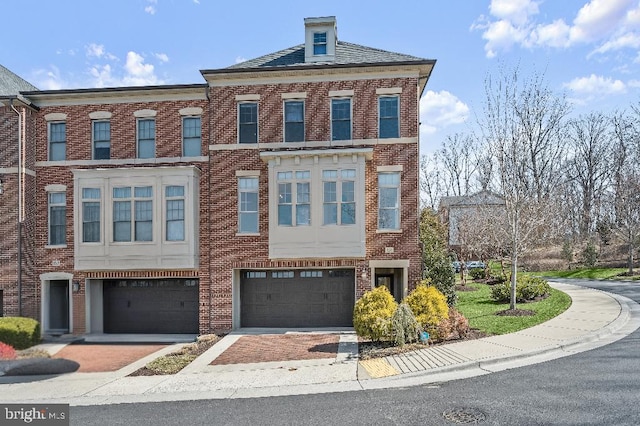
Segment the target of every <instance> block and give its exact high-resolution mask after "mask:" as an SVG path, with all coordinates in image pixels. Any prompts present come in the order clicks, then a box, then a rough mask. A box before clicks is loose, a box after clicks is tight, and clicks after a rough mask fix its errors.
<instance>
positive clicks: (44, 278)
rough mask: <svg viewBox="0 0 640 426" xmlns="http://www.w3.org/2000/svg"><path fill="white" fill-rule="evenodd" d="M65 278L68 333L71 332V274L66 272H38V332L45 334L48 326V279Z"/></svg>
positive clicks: (48, 328)
mask: <svg viewBox="0 0 640 426" xmlns="http://www.w3.org/2000/svg"><path fill="white" fill-rule="evenodd" d="M53 280H66V281H68V290H69V333H73V274H70V273H68V272H47V273H44V274H40V319H41V322H40V325H41V328H40V332H41V333H42V334H45V333H46V332H47V331H49V330H50V327H49V303H50V300H49V299H50V297H49V294H50V287H49V284H50V281H53Z"/></svg>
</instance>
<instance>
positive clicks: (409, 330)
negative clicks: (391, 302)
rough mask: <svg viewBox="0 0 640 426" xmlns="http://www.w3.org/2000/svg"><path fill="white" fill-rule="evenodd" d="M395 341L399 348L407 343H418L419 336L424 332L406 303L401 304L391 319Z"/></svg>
mask: <svg viewBox="0 0 640 426" xmlns="http://www.w3.org/2000/svg"><path fill="white" fill-rule="evenodd" d="M391 328H392V331H393V339H394V341H395V343H396V345H398V346H403V345H404V344H405V343H412V342H417V341H418V337H419V336H418V335H419V333H420V331H422V329H421V327H420V324H418V321H417V320H416V317H415V316H414V315H413V312H411V308H410V307H409V305H407V304H406V303H401V304H400V305H399V306H398V308H397V309H396V311H395V312H394V313H393V317H391Z"/></svg>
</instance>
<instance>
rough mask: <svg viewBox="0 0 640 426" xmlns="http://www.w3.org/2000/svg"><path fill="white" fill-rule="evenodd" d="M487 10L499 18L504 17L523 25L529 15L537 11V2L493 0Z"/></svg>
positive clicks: (529, 0)
mask: <svg viewBox="0 0 640 426" xmlns="http://www.w3.org/2000/svg"><path fill="white" fill-rule="evenodd" d="M489 11H490V12H491V14H492V15H493V16H495V17H496V18H499V19H506V20H508V21H511V22H513V23H514V24H516V25H524V24H526V23H527V21H528V20H529V16H531V15H535V14H537V13H538V2H535V1H531V0H493V1H492V2H491V4H490V5H489Z"/></svg>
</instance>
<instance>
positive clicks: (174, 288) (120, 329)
mask: <svg viewBox="0 0 640 426" xmlns="http://www.w3.org/2000/svg"><path fill="white" fill-rule="evenodd" d="M198 296H199V295H198V286H197V285H196V282H195V280H180V279H175V280H105V281H104V283H103V303H104V330H105V332H106V333H197V332H198V306H199V301H198Z"/></svg>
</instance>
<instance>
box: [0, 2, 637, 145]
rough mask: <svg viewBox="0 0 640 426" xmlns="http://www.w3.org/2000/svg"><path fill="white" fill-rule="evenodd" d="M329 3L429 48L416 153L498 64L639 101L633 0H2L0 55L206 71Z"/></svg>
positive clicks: (380, 43)
mask: <svg viewBox="0 0 640 426" xmlns="http://www.w3.org/2000/svg"><path fill="white" fill-rule="evenodd" d="M328 15H334V16H336V18H337V22H338V38H339V39H341V40H344V41H348V42H352V43H357V44H362V45H365V46H370V47H376V48H380V49H385V50H390V51H394V52H400V53H406V54H410V55H414V56H418V57H422V58H427V59H436V60H437V64H436V66H435V69H434V71H433V74H432V78H431V80H430V81H429V83H428V85H427V89H426V90H425V93H424V96H423V98H422V99H421V123H422V125H421V136H422V139H421V148H422V152H428V151H431V150H433V149H435V148H437V147H438V146H439V145H440V143H441V142H442V140H443V139H444V138H445V137H446V136H447V135H449V134H452V133H454V132H464V131H467V130H469V129H470V128H472V127H473V126H474V124H475V122H476V115H477V114H480V113H481V111H482V103H483V100H484V81H485V79H486V77H487V75H488V74H494V75H495V74H496V73H497V72H498V70H499V69H500V67H506V68H513V67H515V66H518V69H519V70H520V71H521V73H522V74H523V76H524V77H526V76H530V75H532V74H533V73H544V75H545V81H546V82H547V84H548V86H549V87H550V88H552V89H553V90H554V91H557V92H558V93H559V94H560V93H565V94H566V96H567V98H568V99H569V100H570V101H571V102H572V103H573V104H574V113H575V114H584V113H588V112H591V111H594V110H600V111H609V110H615V109H625V108H628V107H629V106H630V105H631V104H633V103H637V102H638V93H640V92H639V90H640V54H639V53H640V1H639V0H591V1H589V0H546V1H545V0H537V1H536V0H438V1H436V0H395V1H393V2H389V1H379V0H367V1H355V0H339V1H336V0H324V1H321V2H308V1H302V0H295V1H286V0H281V1H280V0H272V1H264V0H262V1H261V0H256V1H252V0H249V1H244V2H235V1H215V0H91V1H87V0H60V1H51V0H20V1H12V2H6V3H5V4H3V6H2V17H3V19H2V21H3V26H2V28H3V31H2V42H0V63H2V64H3V65H4V66H5V67H7V68H9V69H10V70H12V71H14V72H15V73H17V74H18V75H20V76H22V77H23V78H25V79H26V80H28V81H29V82H31V83H32V84H34V85H36V86H37V87H38V88H40V89H59V88H84V87H111V86H122V85H125V86H130V85H154V84H182V83H203V82H204V80H203V79H202V77H201V75H200V73H199V70H201V69H211V68H223V67H226V66H229V65H233V64H234V63H236V62H239V61H241V60H243V59H251V58H254V57H257V56H260V55H263V54H266V53H270V52H273V51H277V50H280V49H284V48H287V47H290V46H293V45H296V44H299V43H302V42H303V36H304V22H303V20H304V18H305V17H311V16H328Z"/></svg>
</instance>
